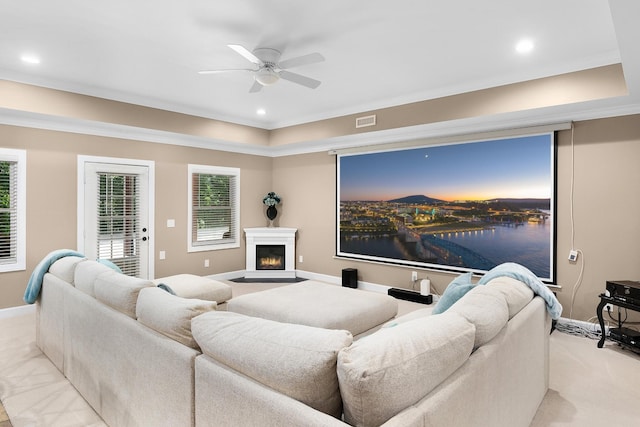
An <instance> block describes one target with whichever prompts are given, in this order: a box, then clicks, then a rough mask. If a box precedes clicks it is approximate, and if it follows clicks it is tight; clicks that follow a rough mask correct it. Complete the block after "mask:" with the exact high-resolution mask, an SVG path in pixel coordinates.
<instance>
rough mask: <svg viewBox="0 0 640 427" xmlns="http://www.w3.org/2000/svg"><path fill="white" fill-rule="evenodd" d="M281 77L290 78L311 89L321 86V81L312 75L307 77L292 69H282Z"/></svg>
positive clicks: (291, 80)
mask: <svg viewBox="0 0 640 427" xmlns="http://www.w3.org/2000/svg"><path fill="white" fill-rule="evenodd" d="M278 74H280V77H282V78H283V79H285V80H289V81H290V82H293V83H297V84H299V85H302V86H306V87H308V88H310V89H315V88H317V87H318V86H320V83H321V82H320V81H319V80H315V79H312V78H310V77H306V76H303V75H300V74H296V73H292V72H291V71H284V70H283V71H280V72H279V73H278Z"/></svg>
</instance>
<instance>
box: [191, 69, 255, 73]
mask: <svg viewBox="0 0 640 427" xmlns="http://www.w3.org/2000/svg"><path fill="white" fill-rule="evenodd" d="M231 71H256V70H252V69H250V68H229V69H225V70H202V71H198V74H220V73H229V72H231Z"/></svg>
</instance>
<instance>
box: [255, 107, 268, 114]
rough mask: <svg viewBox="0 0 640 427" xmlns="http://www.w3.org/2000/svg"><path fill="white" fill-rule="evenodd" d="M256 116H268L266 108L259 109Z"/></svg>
mask: <svg viewBox="0 0 640 427" xmlns="http://www.w3.org/2000/svg"><path fill="white" fill-rule="evenodd" d="M256 114H257V115H259V116H264V115H265V114H267V110H265V109H264V108H258V109H257V110H256Z"/></svg>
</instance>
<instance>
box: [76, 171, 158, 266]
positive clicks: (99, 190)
mask: <svg viewBox="0 0 640 427" xmlns="http://www.w3.org/2000/svg"><path fill="white" fill-rule="evenodd" d="M83 168H84V185H83V187H84V188H83V194H84V201H83V206H82V210H83V217H84V221H83V222H84V225H83V230H82V241H83V242H82V245H80V244H79V245H78V247H79V248H81V249H80V252H82V253H84V254H85V255H86V256H87V258H89V259H99V260H107V261H110V262H112V263H114V264H115V265H117V266H118V267H120V269H121V270H122V272H123V273H124V274H126V275H128V276H134V277H139V278H143V279H150V278H153V271H152V268H153V263H152V259H151V256H152V254H153V250H152V249H151V248H152V245H151V242H150V238H151V230H150V226H151V225H152V222H151V219H150V217H151V215H150V212H151V210H150V208H149V207H150V197H149V189H150V169H152V168H151V167H150V166H149V165H140V164H121V163H106V162H90V161H87V162H84V163H83ZM79 235H80V230H79ZM79 240H80V239H79Z"/></svg>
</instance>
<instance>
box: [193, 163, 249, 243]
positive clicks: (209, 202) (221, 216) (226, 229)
mask: <svg viewBox="0 0 640 427" xmlns="http://www.w3.org/2000/svg"><path fill="white" fill-rule="evenodd" d="M188 194H189V225H188V228H189V252H196V251H208V250H215V249H228V248H237V247H240V169H237V168H225V167H216V166H202V165H189V188H188Z"/></svg>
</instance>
